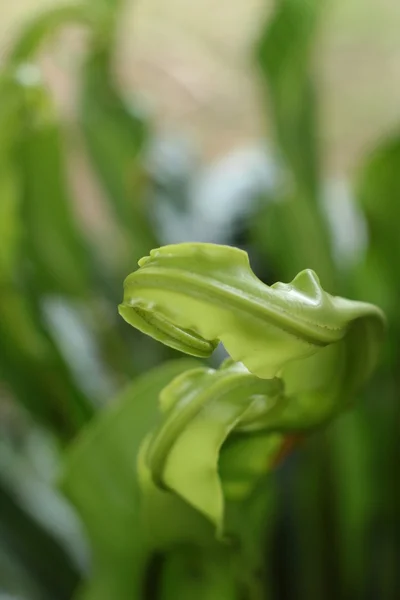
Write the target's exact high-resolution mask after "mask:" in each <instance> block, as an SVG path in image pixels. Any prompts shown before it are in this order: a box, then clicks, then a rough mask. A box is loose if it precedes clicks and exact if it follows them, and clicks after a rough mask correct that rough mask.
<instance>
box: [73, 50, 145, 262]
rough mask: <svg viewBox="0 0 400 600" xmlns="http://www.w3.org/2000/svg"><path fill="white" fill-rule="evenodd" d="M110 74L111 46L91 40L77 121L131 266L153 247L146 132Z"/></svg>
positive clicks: (142, 120) (141, 121)
mask: <svg viewBox="0 0 400 600" xmlns="http://www.w3.org/2000/svg"><path fill="white" fill-rule="evenodd" d="M111 71H112V66H111V57H110V48H107V47H103V46H102V45H101V44H99V45H97V44H96V42H94V47H93V48H92V50H91V53H90V55H89V57H88V59H87V62H86V65H85V67H84V75H83V90H82V98H81V105H80V122H81V126H82V130H83V133H84V137H85V142H86V145H87V149H88V152H89V155H90V158H91V160H92V164H93V167H94V169H95V171H96V175H97V176H98V178H99V180H100V182H101V184H102V185H103V186H104V189H105V191H106V194H107V198H108V201H109V203H110V206H111V209H112V212H113V214H114V216H115V218H116V219H117V222H118V226H119V228H120V231H121V234H123V235H124V236H125V238H124V239H125V242H126V244H127V250H128V253H129V258H128V260H129V262H130V264H132V263H134V262H136V261H137V260H138V259H139V258H140V256H141V255H142V254H143V253H144V252H147V251H148V250H149V248H150V247H151V246H152V244H153V243H154V233H153V230H152V227H151V225H150V222H149V220H148V215H147V206H146V204H145V199H146V198H145V194H144V191H145V184H146V181H145V174H144V170H143V165H142V153H143V150H144V147H145V144H146V141H147V137H148V128H147V124H146V122H145V121H144V119H143V118H142V117H141V116H139V114H137V113H135V112H134V110H133V109H129V108H128V107H127V105H126V104H125V102H124V101H123V100H122V98H121V97H120V95H119V93H118V92H117V89H116V87H115V85H114V83H113V80H112V72H111Z"/></svg>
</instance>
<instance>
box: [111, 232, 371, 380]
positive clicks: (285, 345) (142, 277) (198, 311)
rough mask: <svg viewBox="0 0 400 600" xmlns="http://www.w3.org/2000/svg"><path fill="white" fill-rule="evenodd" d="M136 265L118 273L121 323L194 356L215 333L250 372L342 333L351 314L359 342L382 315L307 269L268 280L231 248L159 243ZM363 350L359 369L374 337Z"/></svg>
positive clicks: (211, 344) (268, 372) (265, 374)
mask: <svg viewBox="0 0 400 600" xmlns="http://www.w3.org/2000/svg"><path fill="white" fill-rule="evenodd" d="M139 266H140V269H138V270H137V271H136V272H134V273H132V274H131V275H129V276H128V277H127V278H126V280H125V284H124V288H125V293H124V300H123V303H122V304H121V305H120V307H119V311H120V314H121V315H122V317H123V318H124V319H125V320H126V321H127V322H128V323H130V324H131V325H133V326H134V327H137V328H138V329H139V330H141V331H143V332H144V333H146V334H148V335H151V336H152V337H154V338H155V339H157V340H159V341H161V342H163V343H164V344H167V345H168V346H172V347H173V348H176V349H177V350H180V351H182V352H185V353H187V354H192V355H194V356H200V357H205V356H209V355H210V354H211V353H212V351H213V350H214V349H215V347H216V346H217V344H218V342H219V341H221V342H223V344H224V345H225V347H226V349H227V351H228V352H229V354H230V355H231V356H232V358H233V359H234V360H236V361H238V362H243V364H244V365H245V366H246V367H247V368H248V369H249V371H250V372H252V373H253V374H254V375H257V376H258V377H262V378H271V377H274V376H275V375H276V374H277V373H278V372H279V371H280V370H281V369H282V368H283V367H285V366H286V365H287V364H288V363H289V362H292V361H294V360H297V359H303V358H307V357H309V356H311V355H313V354H314V353H316V352H318V351H321V350H322V349H324V348H326V347H327V346H329V345H331V344H333V343H335V342H340V341H342V340H343V339H344V338H346V336H347V335H348V334H349V333H351V330H352V328H353V326H354V324H355V323H356V322H359V323H360V324H359V325H356V329H357V339H358V341H359V344H360V346H363V345H364V344H367V345H368V346H369V340H370V338H373V340H375V338H378V339H380V338H381V333H382V322H383V317H382V313H381V311H380V310H379V309H378V308H376V307H375V306H372V305H370V304H365V303H362V302H353V301H349V300H346V299H344V298H339V297H336V296H331V295H330V294H328V293H327V292H324V290H323V289H322V287H321V285H320V283H319V280H318V277H317V275H316V274H315V273H314V272H313V271H310V270H306V271H302V272H301V273H299V275H297V277H296V278H295V279H294V280H293V281H292V282H291V283H290V284H283V283H276V284H274V285H273V286H271V287H269V286H267V285H265V284H264V283H262V282H261V281H260V280H259V279H258V278H257V277H256V276H255V275H254V273H253V272H252V270H251V268H250V264H249V259H248V256H247V254H246V253H245V252H243V251H242V250H239V249H237V248H231V247H228V246H217V245H214V244H200V243H198V244H176V245H171V246H164V247H162V248H158V249H156V250H152V251H151V253H150V256H149V257H145V258H142V259H141V260H140V261H139ZM369 350H370V356H369V357H368V358H369V360H368V363H369V364H368V365H365V364H363V366H364V367H365V370H366V371H367V372H368V371H369V370H370V369H369V368H368V366H370V367H372V366H373V364H374V362H375V359H376V356H375V354H376V352H375V344H374V343H371V345H370V347H369ZM363 354H364V353H363ZM363 359H364V357H363ZM364 362H365V361H364V360H363V363H364Z"/></svg>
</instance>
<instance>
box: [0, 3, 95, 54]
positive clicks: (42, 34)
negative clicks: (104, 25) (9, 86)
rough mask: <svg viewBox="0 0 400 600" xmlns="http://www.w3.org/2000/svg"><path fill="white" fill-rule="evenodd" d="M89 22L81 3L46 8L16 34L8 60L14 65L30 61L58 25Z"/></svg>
mask: <svg viewBox="0 0 400 600" xmlns="http://www.w3.org/2000/svg"><path fill="white" fill-rule="evenodd" d="M90 22H91V20H90V15H89V11H88V10H87V9H86V7H85V6H84V4H82V3H79V4H78V3H77V4H71V5H66V6H56V7H54V8H48V9H47V10H45V11H43V12H41V13H40V14H39V15H37V16H36V17H35V18H34V19H30V20H29V22H28V24H27V25H26V26H25V27H24V28H23V29H22V31H21V32H20V33H19V35H17V37H16V41H15V42H14V45H13V48H12V52H11V54H10V56H9V59H8V60H9V61H10V62H11V63H12V64H14V65H18V64H21V63H26V62H30V61H31V60H32V59H33V58H34V55H35V53H36V52H37V51H38V50H39V49H40V47H41V45H42V43H43V42H44V40H45V38H46V37H47V36H48V35H53V34H54V33H55V32H56V31H57V30H58V28H59V27H62V26H64V25H68V24H70V23H72V24H75V23H81V24H85V25H86V24H90Z"/></svg>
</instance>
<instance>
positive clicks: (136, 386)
mask: <svg viewBox="0 0 400 600" xmlns="http://www.w3.org/2000/svg"><path fill="white" fill-rule="evenodd" d="M195 365H196V363H195V362H194V361H192V360H182V361H174V362H170V363H166V364H164V365H163V366H161V367H158V368H156V369H153V370H152V371H149V372H148V373H147V374H145V375H143V376H141V377H140V378H139V379H137V380H136V381H135V382H133V383H132V384H131V385H130V386H129V387H128V388H127V389H126V390H125V391H124V392H122V393H121V395H120V396H119V397H118V398H116V399H115V401H114V402H113V403H112V405H111V406H110V407H109V408H108V409H106V410H104V411H103V412H102V413H101V414H100V415H99V416H98V417H96V418H95V419H94V420H93V421H92V422H91V424H90V425H89V426H88V428H87V429H86V430H85V431H84V432H83V433H82V435H81V436H80V437H79V438H78V439H77V441H76V442H75V443H74V444H73V445H72V447H71V448H70V449H69V451H68V453H67V457H66V465H65V471H64V475H63V478H62V488H63V490H64V491H65V493H66V494H67V496H68V497H69V498H70V499H71V501H72V502H73V504H74V505H75V507H76V508H77V510H78V512H79V514H80V516H81V517H82V519H83V521H84V524H85V527H86V529H87V532H88V535H89V539H90V542H91V546H92V551H93V561H94V568H93V576H92V579H91V582H90V584H89V587H88V589H87V590H86V591H85V592H84V595H83V597H84V598H95V599H96V600H102V599H103V598H104V600H109V599H110V598H118V599H119V600H124V599H125V598H126V599H127V600H129V599H131V598H140V597H141V596H140V590H141V589H142V585H143V576H144V572H145V569H146V565H147V563H148V560H149V557H150V556H151V552H152V550H153V549H154V548H157V549H160V550H168V549H170V548H171V546H173V545H174V544H177V543H180V544H181V543H189V542H190V543H195V544H197V545H200V546H201V545H203V546H204V544H206V545H210V544H213V543H214V542H213V535H212V528H211V527H210V526H209V525H208V524H207V521H206V520H205V519H203V518H202V517H201V516H200V515H199V514H198V513H196V512H195V511H194V510H193V509H191V508H190V507H189V506H188V505H187V504H186V503H184V502H183V501H182V500H180V499H179V498H178V497H176V496H175V495H173V494H170V493H166V492H162V491H160V490H158V489H157V488H155V486H154V484H152V482H151V480H150V477H149V474H148V473H147V471H146V469H145V468H143V467H141V472H140V479H141V486H142V488H140V486H139V481H138V471H137V469H138V460H139V448H140V445H141V444H142V441H143V439H144V438H145V436H146V435H147V434H148V432H149V431H151V429H153V428H154V426H155V425H156V424H157V422H158V420H159V418H160V414H159V410H158V395H159V393H160V391H161V390H162V388H163V387H164V386H165V385H166V384H167V383H169V382H170V381H171V379H172V378H174V377H175V376H177V375H178V374H180V373H182V372H183V371H185V370H186V369H188V368H193V366H195ZM141 489H142V491H141Z"/></svg>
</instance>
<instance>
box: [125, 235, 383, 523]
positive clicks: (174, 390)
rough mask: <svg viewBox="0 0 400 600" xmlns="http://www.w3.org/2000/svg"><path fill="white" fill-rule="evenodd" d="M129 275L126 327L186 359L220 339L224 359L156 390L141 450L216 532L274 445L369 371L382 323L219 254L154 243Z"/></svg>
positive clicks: (328, 410) (313, 288)
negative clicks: (265, 278)
mask: <svg viewBox="0 0 400 600" xmlns="http://www.w3.org/2000/svg"><path fill="white" fill-rule="evenodd" d="M139 266H140V268H139V269H138V271H136V272H135V273H132V274H131V275H129V276H128V278H127V279H126V281H125V294H124V301H123V303H122V304H121V305H120V307H119V310H120V314H121V315H122V316H123V318H124V319H125V320H126V321H127V322H128V323H130V324H131V325H133V326H134V327H137V328H138V329H140V330H141V331H142V332H144V333H147V334H148V335H151V336H152V337H154V338H155V339H157V340H159V341H161V342H163V343H165V344H167V345H169V346H172V347H173V348H176V349H178V350H181V351H183V352H186V353H188V354H192V355H194V356H208V355H209V354H211V353H212V351H213V349H214V348H215V347H216V346H217V344H218V343H219V342H220V341H221V342H223V344H224V345H225V347H226V349H227V351H228V352H229V353H230V355H231V357H232V360H229V361H227V362H226V363H224V364H223V365H222V366H221V368H220V369H219V370H213V369H209V368H197V369H194V370H191V371H188V372H186V373H184V374H182V375H180V376H179V377H178V378H176V379H174V380H173V381H172V382H171V383H170V384H169V385H168V386H167V387H166V388H164V390H163V391H162V393H161V395H160V409H161V412H162V413H163V415H162V420H161V423H160V425H159V426H158V428H157V429H156V430H155V431H153V432H152V434H151V435H150V436H149V437H148V438H147V439H146V443H145V452H144V455H145V462H146V464H147V467H148V468H149V471H150V473H151V476H152V479H153V481H154V483H156V485H157V486H158V487H159V488H164V489H166V490H169V491H172V492H174V493H176V494H177V495H179V496H180V497H181V498H183V499H185V500H186V501H187V502H188V503H189V504H191V505H192V506H193V507H195V508H196V509H197V510H198V511H200V512H201V513H202V514H204V515H206V516H207V517H208V518H209V519H210V520H211V521H212V522H213V523H214V524H215V525H216V527H217V531H218V532H219V533H220V534H221V533H222V532H223V527H224V503H225V499H234V500H240V499H241V498H242V497H245V495H246V494H247V493H248V492H249V490H251V488H252V486H253V485H254V483H255V482H256V480H257V478H259V477H260V476H261V475H262V474H263V473H265V472H266V471H268V470H269V469H270V468H271V466H272V464H273V463H274V459H275V458H276V455H277V454H278V453H279V450H280V449H281V447H282V443H283V442H284V439H285V436H286V435H287V434H288V433H290V434H293V433H294V434H297V433H298V432H301V431H304V430H308V429H310V428H313V427H316V426H318V425H321V424H323V423H325V422H327V421H328V420H330V419H332V418H333V417H334V416H335V415H336V414H337V413H339V412H340V411H342V410H343V409H345V408H346V407H347V406H348V405H349V404H350V402H351V401H352V400H353V398H354V396H355V394H356V392H357V391H358V389H359V387H360V386H361V384H362V383H363V382H364V381H365V379H366V378H367V377H368V375H369V374H370V373H371V370H372V369H373V368H374V366H375V364H376V360H377V356H378V351H379V347H380V344H381V340H382V336H383V331H384V317H383V314H382V312H381V311H380V310H379V309H378V308H377V307H375V306H373V305H370V304H366V303H363V302H355V301H351V300H346V299H344V298H340V297H336V296H331V295H330V294H328V293H327V292H325V291H324V290H323V289H322V287H321V285H320V283H319V280H318V277H317V275H316V274H315V273H314V272H313V271H310V270H306V271H302V272H301V273H300V274H299V275H297V277H296V278H295V279H294V280H293V281H292V283H290V284H283V283H276V284H275V285H273V286H271V287H269V286H267V285H265V284H264V283H262V282H261V281H260V280H259V279H258V278H257V277H256V276H255V275H254V273H253V272H252V270H251V268H250V265H249V260H248V256H247V254H246V253H245V252H243V251H241V250H238V249H235V248H231V247H227V246H215V245H213V244H179V245H174V246H166V247H163V248H159V249H157V250H153V251H152V252H151V253H150V256H149V257H145V258H143V259H141V260H140V261H139Z"/></svg>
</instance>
